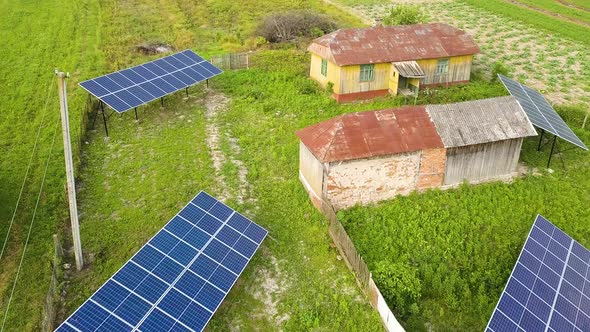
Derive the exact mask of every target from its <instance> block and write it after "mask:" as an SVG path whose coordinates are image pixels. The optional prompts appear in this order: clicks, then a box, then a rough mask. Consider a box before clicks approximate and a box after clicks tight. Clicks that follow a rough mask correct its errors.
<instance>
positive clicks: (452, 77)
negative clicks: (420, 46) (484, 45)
mask: <svg viewBox="0 0 590 332" xmlns="http://www.w3.org/2000/svg"><path fill="white" fill-rule="evenodd" d="M449 60H450V61H449V71H448V73H447V74H446V75H435V74H434V72H435V71H436V64H437V63H438V59H425V60H416V62H417V63H418V64H419V65H420V67H421V68H422V70H424V73H425V74H426V77H425V78H423V79H422V80H421V81H420V84H421V85H424V84H437V83H447V82H459V81H469V77H470V74H471V62H472V60H473V55H462V56H455V57H451V58H450V59H449Z"/></svg>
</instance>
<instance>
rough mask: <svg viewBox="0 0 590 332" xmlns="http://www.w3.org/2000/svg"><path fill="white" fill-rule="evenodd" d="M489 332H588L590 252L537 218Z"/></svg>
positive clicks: (543, 219) (589, 329) (494, 314)
mask: <svg viewBox="0 0 590 332" xmlns="http://www.w3.org/2000/svg"><path fill="white" fill-rule="evenodd" d="M487 331H489V332H500V331H525V332H528V331H550V332H560V331H575V332H581V331H590V251H588V250H587V249H586V248H584V247H583V246H582V245H580V244H579V243H578V242H576V241H575V240H573V239H572V238H571V237H569V236H568V235H567V234H565V233H564V232H563V231H562V230H560V229H559V228H557V227H555V226H554V225H553V224H551V222H549V221H548V220H547V219H545V218H543V217H542V216H540V215H539V216H537V219H536V220H535V223H534V225H533V227H532V228H531V231H530V233H529V236H528V238H527V240H526V242H525V244H524V247H523V249H522V251H521V253H520V256H519V257H518V260H517V262H516V265H515V266H514V269H513V270H512V274H511V275H510V278H509V279H508V283H507V284H506V287H505V288H504V292H503V293H502V295H501V297H500V300H499V302H498V304H497V306H496V309H495V310H494V313H493V314H492V317H491V318H490V321H489V322H488V326H487V328H486V332H487Z"/></svg>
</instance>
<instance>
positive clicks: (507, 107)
mask: <svg viewBox="0 0 590 332" xmlns="http://www.w3.org/2000/svg"><path fill="white" fill-rule="evenodd" d="M426 111H427V112H428V114H429V115H430V117H431V118H432V121H433V122H434V124H435V126H436V129H437V131H438V133H439V134H440V137H441V138H442V140H443V142H444V145H445V147H446V148H454V147H460V146H467V145H475V144H483V143H490V142H497V141H502V140H507V139H514V138H520V137H527V136H536V135H537V132H536V131H535V129H534V128H533V125H532V124H531V122H530V121H529V120H528V118H527V116H526V114H525V112H524V111H523V109H522V107H521V106H520V104H519V103H518V101H516V99H515V98H514V97H512V96H505V97H497V98H488V99H482V100H474V101H465V102H461V103H454V104H446V105H428V106H426Z"/></svg>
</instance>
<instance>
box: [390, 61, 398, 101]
mask: <svg viewBox="0 0 590 332" xmlns="http://www.w3.org/2000/svg"><path fill="white" fill-rule="evenodd" d="M390 73H391V74H390V75H389V93H391V94H392V95H394V96H396V95H397V88H398V86H399V73H398V72H397V70H396V69H395V66H390Z"/></svg>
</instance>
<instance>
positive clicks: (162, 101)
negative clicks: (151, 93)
mask: <svg viewBox="0 0 590 332" xmlns="http://www.w3.org/2000/svg"><path fill="white" fill-rule="evenodd" d="M160 103H161V104H162V107H164V97H161V98H160Z"/></svg>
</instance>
